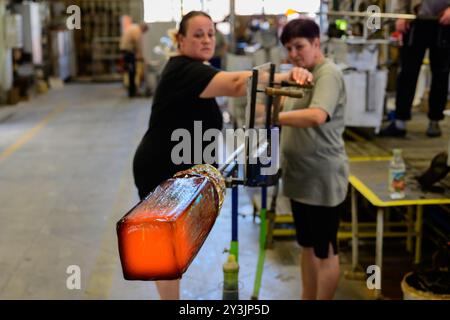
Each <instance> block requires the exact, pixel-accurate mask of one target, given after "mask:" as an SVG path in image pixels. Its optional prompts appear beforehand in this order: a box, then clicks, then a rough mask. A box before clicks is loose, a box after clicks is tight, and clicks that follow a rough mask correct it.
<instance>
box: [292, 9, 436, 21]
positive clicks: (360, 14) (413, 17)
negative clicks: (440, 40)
mask: <svg viewBox="0 0 450 320" xmlns="http://www.w3.org/2000/svg"><path fill="white" fill-rule="evenodd" d="M289 12H293V13H294V12H295V13H298V14H310V13H309V12H301V11H295V10H289ZM314 14H316V15H328V16H337V17H359V18H370V17H375V18H381V19H405V20H416V19H420V20H437V19H438V18H437V17H433V16H417V15H415V14H405V13H381V12H380V13H378V12H355V11H328V12H315V13H314Z"/></svg>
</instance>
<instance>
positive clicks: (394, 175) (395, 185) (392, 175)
mask: <svg viewBox="0 0 450 320" xmlns="http://www.w3.org/2000/svg"><path fill="white" fill-rule="evenodd" d="M405 187H406V182H405V171H404V170H392V169H391V170H389V191H391V192H404V191H405Z"/></svg>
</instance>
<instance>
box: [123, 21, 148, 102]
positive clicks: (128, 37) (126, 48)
mask: <svg viewBox="0 0 450 320" xmlns="http://www.w3.org/2000/svg"><path fill="white" fill-rule="evenodd" d="M147 30H148V25H147V24H146V23H141V24H136V23H133V24H131V25H130V26H129V27H128V28H127V29H126V30H125V32H124V33H123V34H122V37H121V38H120V50H121V52H122V54H123V59H124V62H125V70H127V71H128V96H129V97H130V98H131V97H134V96H136V80H135V78H136V62H137V61H141V62H144V56H143V52H142V35H143V34H144V33H145V32H147Z"/></svg>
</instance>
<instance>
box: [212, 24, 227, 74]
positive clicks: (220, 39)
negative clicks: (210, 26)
mask: <svg viewBox="0 0 450 320" xmlns="http://www.w3.org/2000/svg"><path fill="white" fill-rule="evenodd" d="M216 25H217V24H215V26H216ZM227 51H228V41H227V39H226V37H225V35H224V34H223V33H222V32H221V31H220V30H218V29H217V28H216V45H215V48H214V56H213V57H212V58H211V60H209V62H210V63H211V65H212V66H213V67H215V68H217V69H222V70H224V69H225V57H226V54H227Z"/></svg>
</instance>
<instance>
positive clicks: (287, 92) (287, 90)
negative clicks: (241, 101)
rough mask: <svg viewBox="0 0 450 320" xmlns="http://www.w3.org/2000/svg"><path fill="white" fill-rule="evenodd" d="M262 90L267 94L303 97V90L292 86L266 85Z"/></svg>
mask: <svg viewBox="0 0 450 320" xmlns="http://www.w3.org/2000/svg"><path fill="white" fill-rule="evenodd" d="M264 92H265V93H266V94H267V95H268V96H285V97H291V98H303V92H302V91H300V90H297V89H292V88H282V89H278V88H272V87H267V88H266V89H265V90H264Z"/></svg>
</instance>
